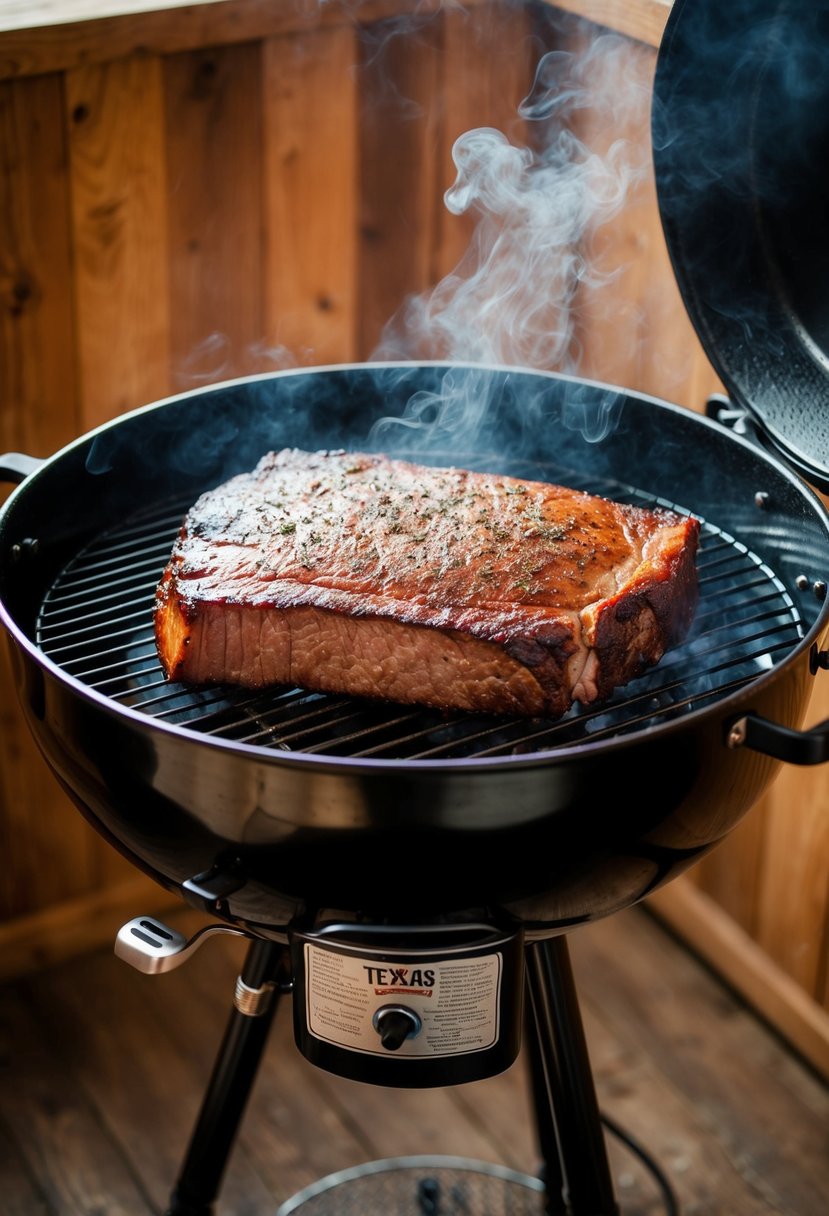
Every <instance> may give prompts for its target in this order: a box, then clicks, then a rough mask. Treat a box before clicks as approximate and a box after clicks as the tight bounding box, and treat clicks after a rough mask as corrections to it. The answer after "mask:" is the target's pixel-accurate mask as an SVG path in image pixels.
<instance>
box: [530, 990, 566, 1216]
mask: <svg viewBox="0 0 829 1216" xmlns="http://www.w3.org/2000/svg"><path fill="white" fill-rule="evenodd" d="M525 1023H526V1030H525V1034H524V1042H525V1044H526V1046H527V1049H528V1052H529V1057H530V1084H531V1085H532V1096H533V1107H534V1109H535V1118H536V1135H537V1137H538V1147H539V1150H540V1152H541V1159H542V1161H543V1162H544V1173H543V1179H544V1186H545V1188H546V1194H547V1203H546V1205H545V1207H544V1211H545V1213H546V1216H567V1204H566V1202H565V1199H564V1174H563V1172H562V1169H561V1147H560V1145H559V1143H558V1133H557V1131H556V1125H555V1119H554V1118H553V1110H552V1105H551V1099H550V1093H549V1090H548V1088H547V1078H546V1076H545V1075H544V1074H545V1064H544V1060H543V1059H542V1057H541V1048H540V1046H539V1042H538V1031H537V1028H536V1023H535V1014H534V1012H533V1009H532V1002H531V1001H528V1002H527V1013H526V1018H525Z"/></svg>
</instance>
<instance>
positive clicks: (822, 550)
mask: <svg viewBox="0 0 829 1216" xmlns="http://www.w3.org/2000/svg"><path fill="white" fill-rule="evenodd" d="M438 405H440V409H438V408H437V406H438ZM483 406H485V407H486V408H482V407H483ZM415 411H417V418H418V420H419V425H417V426H401V425H400V423H399V420H400V419H401V418H405V419H406V420H407V421H409V422H411V421H413V420H414V414H415ZM470 419H471V420H472V421H470ZM383 420H386V421H385V422H384V421H383ZM388 420H396V421H388ZM600 434H601V439H599V435H600ZM282 446H297V447H306V448H323V447H324V448H332V447H343V448H346V449H351V450H366V449H373V450H378V451H384V452H387V453H389V454H393V455H398V456H404V457H409V458H413V459H418V460H422V461H431V462H432V463H435V464H450V463H451V464H464V465H467V466H469V467H478V468H482V469H491V470H496V471H501V472H508V473H513V474H516V475H519V476H525V477H535V478H539V479H544V480H550V481H559V482H562V483H563V484H569V485H573V486H576V487H578V488H583V489H588V490H590V491H591V492H594V493H603V494H606V495H607V496H608V497H613V498H616V499H619V500H622V501H632V502H639V503H641V504H643V505H667V506H671V507H673V508H675V509H678V510H681V511H688V512H691V513H693V514H694V515H696V516H698V518H699V519H700V521H701V525H702V536H703V540H702V546H701V552H700V559H699V567H700V582H701V589H702V599H701V604H700V610H699V612H698V614H697V621H696V624H695V628H694V631H693V632H692V635H691V637H690V638H689V639H688V640H687V642H686V643H684V644H683V646H681V647H679V648H677V650H676V651H675V652H673V653H671V654H670V655H667V656H666V657H665V659H664V660H663V662H662V663H661V664H659V666H658V667H657V668H656V669H654V671H653V672H652V673H650V674H649V675H648V676H646V677H644V678H643V679H641V680H638V681H634V682H633V684H631V685H629V686H628V687H627V688H625V689H624V690H620V692H619V693H618V694H617V695H616V696H615V697H614V698H613V700H612V701H611V703H610V704H609V705H607V706H603V707H601V708H600V709H599V710H591V711H578V710H577V711H574V712H573V713H571V714H569V715H568V716H567V718H566V719H564V720H563V721H561V722H558V723H551V722H544V721H535V720H534V721H526V720H523V721H516V720H498V719H484V718H471V717H469V716H468V715H440V714H437V713H431V712H428V711H419V710H416V709H411V708H407V707H403V708H401V707H400V706H396V705H377V704H368V703H360V702H356V701H351V700H348V699H346V698H333V697H321V696H318V695H314V694H310V693H308V692H307V691H305V690H301V689H276V690H273V692H270V693H268V694H264V695H259V696H256V697H252V696H251V695H250V694H244V693H241V692H240V691H239V690H233V689H226V688H215V689H208V690H199V692H193V691H192V690H186V689H182V688H179V687H177V686H171V685H167V684H166V682H165V681H164V680H163V678H162V677H161V675H160V670H159V668H158V664H157V660H156V659H155V655H154V649H153V645H152V630H151V611H152V598H153V592H154V588H155V583H156V581H157V579H158V576H159V575H160V573H161V569H162V568H163V565H164V562H165V561H166V557H167V556H168V553H169V548H170V546H171V544H172V537H173V535H174V532H175V528H176V526H177V521H178V520H179V519H180V517H181V515H183V513H184V510H186V507H187V506H188V505H189V504H190V502H192V501H193V500H194V498H195V497H196V495H197V494H198V493H199V492H201V491H202V490H203V489H206V488H208V487H209V486H212V485H215V484H217V483H218V482H219V481H221V480H223V479H224V478H226V477H228V476H230V475H232V474H233V473H235V472H239V471H242V470H244V469H248V468H250V467H252V466H253V464H255V462H256V460H257V459H258V458H259V456H260V455H261V454H262V453H263V452H264V451H266V450H268V449H269V448H274V447H282ZM70 503H71V505H72V509H71V510H68V509H66V505H67V504H70ZM828 570H829V525H828V524H827V515H826V513H825V511H824V508H823V506H822V505H821V503H820V500H819V499H818V498H817V496H816V495H815V494H813V493H812V491H811V490H809V488H808V487H806V486H804V485H803V484H802V483H801V482H800V480H799V479H798V478H797V477H795V476H794V475H793V474H791V473H790V472H789V471H788V469H787V468H786V466H785V465H783V464H782V463H780V462H779V461H778V460H777V459H776V458H775V457H774V456H773V455H770V454H769V453H767V452H765V451H763V450H762V449H761V448H759V447H758V446H756V445H754V444H753V443H752V442H750V441H749V440H748V439H747V438H745V437H743V436H740V435H737V434H735V433H733V432H732V431H730V430H726V429H725V428H724V427H722V426H720V425H719V424H717V423H716V422H713V421H711V420H709V419H706V418H704V417H702V416H700V415H697V414H694V413H691V412H690V411H686V410H682V409H679V408H678V407H676V406H673V405H670V404H669V403H666V402H663V401H660V400H658V399H654V398H648V397H644V396H642V395H637V394H633V393H629V392H626V391H624V390H620V389H616V388H613V387H612V386H607V385H601V384H594V383H591V382H587V381H584V380H580V379H574V378H568V377H563V376H557V375H553V374H543V373H537V372H531V371H525V370H521V369H513V368H483V367H479V366H466V367H464V366H456V365H453V366H450V365H447V364H441V363H422V364H412V363H407V364H377V365H368V364H358V365H348V366H340V367H331V368H316V369H307V370H303V371H301V372H285V373H276V374H274V375H270V376H260V377H253V378H249V379H245V380H240V381H235V382H232V383H228V384H224V385H218V386H214V387H212V388H209V389H204V390H198V391H196V392H192V393H187V394H183V395H181V396H178V397H175V398H171V399H169V400H167V401H164V402H160V403H158V404H156V405H153V406H148V407H146V408H145V409H143V410H138V411H135V412H134V413H132V414H129V415H126V416H124V417H123V418H121V419H118V420H117V421H116V422H113V423H110V424H108V425H107V426H105V427H103V428H100V429H99V430H98V431H96V432H93V433H91V434H90V435H87V436H85V437H83V438H81V439H79V440H78V441H77V442H76V443H74V444H72V445H71V446H70V447H68V448H66V449H64V450H63V451H62V452H59V453H57V454H56V455H55V456H53V457H52V458H50V459H49V460H47V461H45V462H43V463H42V464H41V465H40V467H39V468H38V469H37V470H36V471H35V472H33V473H30V474H29V475H28V476H27V477H25V479H23V481H22V484H20V485H19V486H18V488H17V490H16V491H15V492H14V493H13V494H12V496H11V497H10V499H9V500H8V502H7V504H6V506H5V508H4V509H3V512H2V515H0V611H1V612H2V618H3V621H4V624H5V626H6V630H7V635H8V639H9V644H10V649H11V654H12V659H13V665H14V673H15V681H16V685H17V690H18V693H19V696H20V700H21V703H22V705H23V708H24V712H25V714H26V717H27V720H28V723H29V725H30V727H31V730H32V733H33V735H34V737H35V739H36V740H37V742H38V744H39V746H40V748H41V749H42V751H43V754H44V756H45V758H46V760H47V762H48V764H49V765H50V767H51V769H52V770H53V772H54V773H55V775H56V777H57V779H58V780H59V781H60V782H61V784H62V785H63V787H64V788H65V789H66V790H67V792H68V793H69V795H70V796H71V798H72V799H73V800H74V801H75V802H76V804H77V805H78V806H79V807H80V809H81V810H82V812H83V813H84V814H85V815H86V816H87V817H88V818H89V819H90V821H91V822H92V823H93V825H94V826H95V827H96V829H97V830H98V831H99V832H101V833H102V834H103V835H104V836H105V837H107V838H108V839H109V840H110V842H111V843H112V844H113V845H114V846H115V847H116V848H118V849H119V850H121V851H122V852H123V853H124V854H125V855H126V856H127V857H129V858H130V859H131V860H132V861H133V863H134V864H136V865H137V866H139V867H140V868H142V869H143V870H145V871H146V872H147V873H149V874H150V875H151V876H152V877H153V878H154V879H155V880H156V881H158V882H159V883H161V884H162V885H164V886H165V887H167V888H169V889H171V890H178V891H180V892H182V893H183V894H184V895H185V896H186V897H187V898H189V899H190V900H191V901H193V902H201V903H203V904H205V905H206V906H209V907H210V908H211V910H212V911H214V912H215V913H217V914H218V915H219V916H221V917H223V918H224V919H226V920H228V921H229V922H232V923H236V924H241V925H245V926H248V927H250V928H253V929H255V930H257V931H259V932H260V933H264V934H265V935H269V934H270V935H273V936H277V937H280V936H282V935H283V934H284V933H285V931H286V927H287V925H288V924H289V922H291V921H292V920H293V919H294V918H296V917H297V916H300V915H306V914H308V913H309V912H318V911H319V910H321V909H331V910H333V911H335V912H340V911H342V912H348V913H349V914H356V915H364V916H366V917H369V918H371V919H373V920H375V921H376V920H378V919H379V920H399V921H400V922H401V923H403V922H406V923H411V922H412V921H417V920H420V919H422V918H423V917H429V918H442V917H450V918H451V917H454V916H463V915H466V914H467V913H468V912H469V911H470V910H473V911H474V912H475V913H476V914H481V913H484V914H486V915H487V916H489V917H502V918H507V919H517V920H519V921H521V922H522V923H523V924H524V926H525V928H526V932H527V934H528V935H529V936H532V935H534V934H535V935H538V936H544V935H548V934H551V933H557V932H561V931H563V930H565V929H567V928H568V927H570V926H572V925H574V924H578V923H581V922H583V921H588V920H591V919H594V918H597V917H601V916H604V915H607V914H609V913H612V912H614V911H617V910H619V909H621V908H623V907H626V906H628V905H630V904H631V903H634V902H636V901H638V900H639V899H641V898H643V897H644V896H645V895H646V894H648V893H649V892H650V891H651V890H653V889H654V888H655V887H656V886H658V885H661V884H662V883H664V882H666V881H667V880H668V879H670V878H671V877H673V876H674V875H676V874H678V873H680V872H681V871H682V870H684V869H686V868H687V867H688V866H689V865H691V864H692V863H693V862H694V861H695V860H696V859H697V858H699V857H700V856H701V855H702V854H703V853H704V852H705V851H707V850H708V849H710V848H711V847H713V846H714V845H715V844H716V843H717V841H719V840H720V839H721V838H722V837H723V836H724V835H725V834H726V833H727V832H728V831H730V829H731V828H732V827H733V826H734V825H735V823H736V822H737V821H738V820H739V819H740V818H741V817H742V816H743V815H744V814H745V813H746V811H747V810H748V809H749V808H750V807H751V806H752V805H753V804H754V803H755V802H756V800H757V799H758V798H759V797H760V795H761V794H762V792H763V791H764V789H765V788H766V786H767V785H768V783H769V782H770V780H771V779H772V777H773V775H774V773H775V772H776V770H777V767H778V765H779V761H774V760H771V759H769V758H768V757H766V756H763V755H760V754H759V753H757V752H754V751H751V750H749V749H748V748H736V749H734V748H730V747H729V746H728V745H727V736H728V731H729V727H730V725H731V724H732V723H733V722H734V720H735V719H737V718H739V717H741V716H742V715H743V714H744V713H746V712H747V711H749V710H750V711H751V712H753V713H755V714H760V715H762V716H763V717H766V718H769V719H771V720H772V721H773V722H775V723H779V724H781V725H782V726H785V727H789V728H796V727H798V726H799V725H800V723H801V721H802V718H803V715H804V713H805V710H806V707H807V704H808V699H809V694H810V691H811V688H812V682H813V672H814V669H815V667H816V664H815V661H814V656H815V654H816V653H817V652H818V651H819V649H820V647H821V644H822V639H823V636H824V634H825V632H826V628H827V610H826V606H825V603H824V601H823V599H821V598H820V596H819V594H816V592H815V587H816V586H817V587H819V586H820V584H821V582H825V581H827V572H828ZM194 879H195V880H196V881H192V880H194Z"/></svg>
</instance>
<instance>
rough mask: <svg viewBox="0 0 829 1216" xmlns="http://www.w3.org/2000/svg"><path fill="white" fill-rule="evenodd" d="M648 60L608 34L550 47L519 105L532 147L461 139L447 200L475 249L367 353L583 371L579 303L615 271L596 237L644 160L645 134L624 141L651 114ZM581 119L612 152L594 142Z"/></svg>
mask: <svg viewBox="0 0 829 1216" xmlns="http://www.w3.org/2000/svg"><path fill="white" fill-rule="evenodd" d="M644 62H646V61H645V60H643V58H642V57H641V56H637V54H636V51H635V49H634V50H632V48H631V44H630V42H629V41H627V40H626V39H623V38H621V37H617V36H615V35H611V34H607V35H601V36H599V37H598V38H596V39H595V40H594V41H593V42H592V43H590V44H589V45H588V46H587V47H586V48H585V49H583V50H581V51H579V52H573V53H571V52H565V51H551V52H549V53H548V54H546V55H544V56H543V58H542V59H541V61H540V62H539V64H538V68H537V70H536V74H535V81H534V83H533V86H532V89H531V90H530V92H529V94H528V96H527V97H526V98H525V99H524V100H523V101H522V102H521V104H520V106H519V107H518V113H519V115H520V116H521V117H522V118H523V119H524V120H525V121H526V123H527V127H528V130H529V131H531V133H532V135H533V136H534V138H533V141H532V143H529V142H528V144H527V145H526V146H519V145H516V144H513V143H511V142H510V140H509V139H508V138H507V136H506V135H504V134H503V133H502V132H501V131H498V130H495V129H494V128H491V127H481V128H478V129H475V130H471V131H468V132H467V133H466V134H464V135H462V136H461V137H460V138H459V139H458V140H457V141H456V143H455V146H454V149H453V160H454V163H455V166H456V169H457V177H456V180H455V182H454V184H453V185H452V187H451V188H450V189H449V190H448V191H447V192H446V194H445V196H444V201H445V203H446V206H447V208H448V209H449V211H450V212H452V213H454V214H457V215H460V214H463V213H470V214H471V215H472V216H473V217H474V220H475V227H474V232H473V236H472V240H471V243H470V245H469V247H468V248H467V250H466V253H465V254H464V256H463V257H462V259H461V261H460V262H459V263H458V265H457V266H456V267H455V268H454V270H453V271H452V272H451V273H450V274H448V275H447V276H446V277H445V278H444V279H442V281H441V282H439V283H438V284H437V286H436V287H434V288H433V289H431V290H429V291H427V292H425V293H423V294H420V295H415V296H412V297H410V298H409V299H407V300H406V301H405V302H404V304H403V306H402V308H401V309H400V310H399V311H398V313H397V314H396V315H395V316H394V317H392V318H391V320H390V321H389V322H388V324H387V325H386V327H385V330H384V333H383V335H382V337H381V340H380V343H379V344H378V347H377V349H376V351H375V354H374V358H376V359H400V358H404V359H405V358H436V359H448V360H464V361H471V362H480V363H490V364H492V363H494V364H513V365H521V366H525V367H531V368H541V369H547V370H557V371H565V372H576V371H577V370H578V363H579V352H578V343H577V341H576V340H575V329H576V323H577V319H578V315H579V307H580V306H582V305H583V304H584V302H585V301H586V300H587V299H588V297H591V298H592V299H593V300H595V293H596V292H597V291H598V290H599V289H600V288H601V287H602V286H603V285H604V284H606V283H608V282H610V281H612V279H613V278H614V277H615V275H616V274H617V273H619V270H620V267H619V266H613V265H611V266H607V265H600V264H599V262H598V261H597V260H596V259H595V257H594V256H593V251H592V248H591V246H592V240H593V238H594V236H595V234H596V233H597V232H598V231H599V230H600V229H601V227H602V225H604V224H607V223H608V222H609V221H610V220H611V219H612V218H613V217H614V216H616V215H618V213H619V212H620V211H621V210H622V208H623V207H624V206H625V204H626V202H627V200H628V197H629V194H630V191H631V187H632V186H634V185H636V184H638V183H639V182H641V181H642V179H643V177H644V176H645V174H646V173H647V170H648V167H649V145H648V144H647V141H645V151H646V154H645V155H643V141H642V140H641V138H640V139H638V140H635V141H633V140H629V139H626V138H625V137H624V136H625V134H626V133H627V131H629V130H631V129H633V130H636V129H637V128H638V131H639V133H640V134H641V122H642V118H643V117H644V116H645V115H646V113H647V107H648V105H649V101H650V80H649V79H647V78H646V77H645V76H644V74H643V71H642V65H643V63H644ZM586 115H589V122H588V121H585V116H586ZM580 122H583V124H584V125H589V127H590V129H591V130H592V131H594V132H597V133H598V135H599V141H600V142H605V143H606V146H604V147H600V148H596V147H591V146H588V143H587V142H586V140H585V139H583V138H581V137H580V136H579V134H577V128H578V125H579V123H580ZM614 132H617V133H618V135H617V136H616V137H614V135H613V133H614ZM608 133H610V135H611V138H610V140H609V142H607V135H608ZM591 306H592V305H591Z"/></svg>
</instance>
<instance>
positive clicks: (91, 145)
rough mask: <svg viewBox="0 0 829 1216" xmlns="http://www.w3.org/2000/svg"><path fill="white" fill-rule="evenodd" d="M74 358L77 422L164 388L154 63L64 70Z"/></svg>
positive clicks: (163, 268)
mask: <svg viewBox="0 0 829 1216" xmlns="http://www.w3.org/2000/svg"><path fill="white" fill-rule="evenodd" d="M66 90H67V120H68V124H69V149H70V174H71V189H72V244H73V249H74V253H75V291H76V298H77V331H78V337H77V340H78V357H79V363H80V383H81V401H82V415H83V420H84V429H89V428H90V427H92V426H96V425H97V424H98V423H101V422H106V421H108V420H109V419H111V418H113V417H115V416H116V415H117V414H120V413H123V412H124V411H125V410H128V409H132V408H134V407H136V406H139V405H143V404H145V403H146V402H149V401H154V400H156V399H157V398H159V397H163V396H164V395H165V394H166V393H167V392H168V391H169V388H170V313H169V291H168V283H169V271H168V261H167V219H166V215H167V213H166V191H167V183H166V160H165V156H164V128H163V120H164V107H163V94H162V72H161V63H160V61H159V60H158V59H156V58H154V57H151V58H141V59H138V58H136V59H126V60H118V61H116V62H113V63H111V64H108V65H105V66H102V67H93V68H79V69H77V70H75V71H73V72H70V73H68V75H67V78H66Z"/></svg>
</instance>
